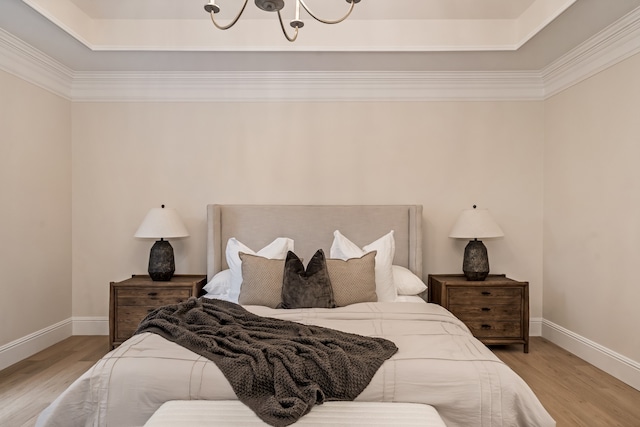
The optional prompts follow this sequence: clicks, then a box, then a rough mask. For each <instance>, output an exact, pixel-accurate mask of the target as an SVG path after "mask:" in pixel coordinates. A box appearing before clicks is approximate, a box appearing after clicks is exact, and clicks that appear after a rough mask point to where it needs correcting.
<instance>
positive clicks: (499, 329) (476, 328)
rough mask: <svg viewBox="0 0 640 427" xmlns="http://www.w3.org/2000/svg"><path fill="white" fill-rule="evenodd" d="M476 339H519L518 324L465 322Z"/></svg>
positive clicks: (519, 329) (520, 335)
mask: <svg viewBox="0 0 640 427" xmlns="http://www.w3.org/2000/svg"><path fill="white" fill-rule="evenodd" d="M464 323H465V325H467V326H468V327H469V329H470V330H471V333H472V334H473V336H474V337H476V338H520V337H522V327H521V324H520V322H493V321H482V320H481V321H465V322H464Z"/></svg>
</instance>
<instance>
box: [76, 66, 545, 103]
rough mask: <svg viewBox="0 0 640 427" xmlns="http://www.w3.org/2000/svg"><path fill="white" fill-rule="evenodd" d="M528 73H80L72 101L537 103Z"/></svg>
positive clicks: (535, 79)
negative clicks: (458, 101) (452, 101)
mask: <svg viewBox="0 0 640 427" xmlns="http://www.w3.org/2000/svg"><path fill="white" fill-rule="evenodd" d="M543 94H544V88H543V87H542V84H541V79H540V75H539V73H530V72H480V73H479V72H450V73H434V72H375V71H366V72H293V71H291V72H234V73H223V72H218V73H153V74H150V73H76V75H75V78H74V82H73V90H72V98H73V100H74V101H92V102H128V101H129V102H137V101H156V102H162V101H180V102H182V101H192V102H193V101H195V102H297V101H299V102H305V101H310V102H314V101H315V102H331V101H362V102H367V101H450V100H474V101H480V100H514V99H517V100H525V99H526V100H539V99H541V98H542V96H543Z"/></svg>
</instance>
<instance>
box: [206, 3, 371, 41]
mask: <svg viewBox="0 0 640 427" xmlns="http://www.w3.org/2000/svg"><path fill="white" fill-rule="evenodd" d="M248 1H249V0H244V4H243V5H242V7H241V8H240V12H238V14H237V15H236V17H235V18H233V19H232V20H231V22H230V23H229V24H227V25H220V24H219V23H218V22H216V19H215V14H216V13H218V12H220V6H218V5H217V4H216V2H215V0H210V1H209V3H207V4H205V5H204V10H205V11H207V12H208V13H209V14H210V15H211V22H213V25H215V26H216V28H219V29H221V30H228V29H229V28H231V27H233V26H234V25H235V23H236V22H238V19H240V16H242V12H244V9H245V7H247V3H248ZM325 1H326V0H325ZM295 2H296V14H295V18H294V19H292V20H291V21H290V22H289V25H291V27H292V28H293V35H292V36H290V35H289V34H288V33H287V30H286V29H285V26H284V23H283V22H282V14H281V13H280V10H282V8H283V7H284V0H255V3H256V6H258V7H259V8H260V9H262V10H264V11H266V12H277V13H278V20H279V21H280V28H282V33H283V34H284V36H285V37H286V38H287V40H289V41H290V42H293V41H295V40H296V39H297V38H298V30H299V29H300V28H302V27H304V22H302V21H301V20H300V6H302V7H303V8H304V10H306V11H307V13H308V14H309V15H311V17H312V18H313V19H315V20H316V21H319V22H322V23H323V24H338V23H340V22H342V21H344V20H345V19H347V18H348V17H349V15H351V11H353V7H354V6H355V4H356V3H360V0H346V2H347V3H349V4H350V5H349V8H348V10H347V12H346V13H345V15H344V16H343V17H342V18H339V19H336V20H326V19H322V18H319V17H318V16H316V15H315V14H314V13H313V12H312V11H311V9H309V7H308V6H307V5H306V3H305V2H304V0H295Z"/></svg>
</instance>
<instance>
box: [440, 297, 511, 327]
mask: <svg viewBox="0 0 640 427" xmlns="http://www.w3.org/2000/svg"><path fill="white" fill-rule="evenodd" d="M449 311H450V312H452V313H453V314H454V315H455V316H456V317H457V318H458V319H460V320H462V321H463V322H466V321H467V320H491V321H494V320H520V319H522V305H521V304H520V303H519V300H516V301H514V302H513V304H508V305H507V304H493V303H492V302H490V301H486V302H485V303H484V304H480V305H478V304H476V305H465V304H452V305H450V306H449Z"/></svg>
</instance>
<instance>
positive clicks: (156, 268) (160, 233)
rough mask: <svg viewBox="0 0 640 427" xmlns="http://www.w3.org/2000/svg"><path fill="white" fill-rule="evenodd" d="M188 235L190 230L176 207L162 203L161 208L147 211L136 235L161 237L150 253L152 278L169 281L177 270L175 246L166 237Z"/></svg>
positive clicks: (173, 237)
mask: <svg viewBox="0 0 640 427" xmlns="http://www.w3.org/2000/svg"><path fill="white" fill-rule="evenodd" d="M187 236H189V232H188V231H187V228H186V227H185V226H184V224H183V223H182V221H181V220H180V217H179V216H178V213H177V212H176V211H175V210H174V209H171V208H165V207H164V205H162V207H161V208H151V210H150V211H149V212H148V213H147V216H145V217H144V220H142V224H140V227H138V231H136V234H134V237H139V238H143V239H160V240H158V241H156V242H155V243H154V244H153V246H152V247H151V253H150V254H149V277H151V279H152V280H155V281H160V282H166V281H169V280H171V277H173V273H174V272H175V271H176V264H175V260H174V257H173V248H172V247H171V244H170V243H169V242H168V241H167V240H164V239H175V238H179V237H187Z"/></svg>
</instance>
